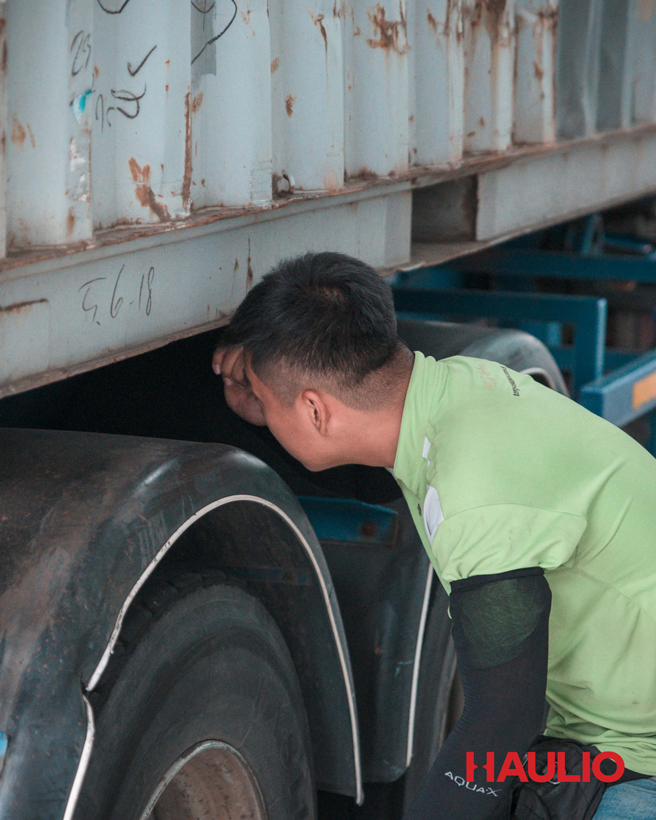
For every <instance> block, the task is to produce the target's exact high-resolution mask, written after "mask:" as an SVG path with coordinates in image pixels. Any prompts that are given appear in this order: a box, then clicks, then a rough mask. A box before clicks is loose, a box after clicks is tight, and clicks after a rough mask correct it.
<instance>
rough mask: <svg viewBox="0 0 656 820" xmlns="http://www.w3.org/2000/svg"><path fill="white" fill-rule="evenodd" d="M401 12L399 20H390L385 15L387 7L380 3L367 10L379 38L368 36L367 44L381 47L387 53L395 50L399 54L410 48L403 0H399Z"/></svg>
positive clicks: (372, 46)
mask: <svg viewBox="0 0 656 820" xmlns="http://www.w3.org/2000/svg"><path fill="white" fill-rule="evenodd" d="M399 13H400V17H399V19H398V20H388V19H387V18H386V16H385V14H386V12H385V9H384V7H383V6H381V4H380V3H377V4H376V5H375V6H374V7H373V8H372V9H370V10H369V11H368V12H367V16H368V17H369V19H370V20H371V23H372V25H373V27H374V32H375V34H376V35H377V38H378V39H375V38H373V37H369V38H367V45H369V46H371V48H381V49H383V51H386V52H387V53H389V52H390V51H394V52H395V53H396V54H399V55H402V54H405V53H406V52H407V50H408V43H407V39H406V20H405V15H404V13H403V3H402V2H399Z"/></svg>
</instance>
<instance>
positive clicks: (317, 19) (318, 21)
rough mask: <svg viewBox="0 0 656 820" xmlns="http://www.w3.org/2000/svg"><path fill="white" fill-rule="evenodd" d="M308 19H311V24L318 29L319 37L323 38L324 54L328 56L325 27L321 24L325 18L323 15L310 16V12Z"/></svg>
mask: <svg viewBox="0 0 656 820" xmlns="http://www.w3.org/2000/svg"><path fill="white" fill-rule="evenodd" d="M310 17H311V18H312V22H313V23H314V25H315V26H316V27H317V28H318V29H319V31H320V32H321V36H322V37H323V45H324V48H325V49H326V54H328V35H327V34H326V27H325V26H324V24H323V21H324V19H325V17H326V15H325V14H312V12H310Z"/></svg>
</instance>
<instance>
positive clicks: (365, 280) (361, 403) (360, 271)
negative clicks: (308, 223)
mask: <svg viewBox="0 0 656 820" xmlns="http://www.w3.org/2000/svg"><path fill="white" fill-rule="evenodd" d="M221 346H222V347H236V346H243V347H244V349H245V350H246V351H247V352H248V354H249V356H250V363H251V366H252V368H253V370H254V371H255V372H256V373H257V375H258V376H259V377H260V378H262V380H263V381H265V383H266V384H267V385H268V386H269V387H270V388H271V389H272V390H273V391H274V392H275V393H276V395H277V396H278V397H279V398H280V399H281V401H283V403H286V404H289V405H291V404H293V403H294V401H295V399H296V397H297V396H298V394H299V392H301V390H303V389H305V388H307V387H314V388H323V389H325V390H327V391H328V392H330V393H332V394H333V395H336V396H337V397H338V398H339V399H340V400H341V401H343V402H344V403H345V404H348V405H350V406H352V407H357V408H359V409H365V410H371V409H375V408H378V407H380V406H382V405H385V404H387V403H389V402H390V401H392V400H393V399H394V398H395V391H394V386H395V384H396V383H397V381H398V375H399V373H400V372H401V371H406V370H407V368H408V366H409V365H410V366H411V360H412V354H411V353H410V351H409V350H408V348H407V347H406V346H405V344H404V343H403V342H402V341H401V340H400V339H399V337H398V335H397V330H396V315H395V312H394V300H393V298H392V291H391V289H390V287H389V285H388V284H387V283H386V282H385V281H384V279H383V278H382V277H381V276H380V274H379V273H377V272H376V271H375V270H374V269H373V268H372V267H370V266H369V265H367V264H365V263H364V262H361V261H360V260H358V259H354V258H353V257H350V256H345V255H344V254H340V253H307V254H305V255H304V256H298V257H295V258H292V259H286V260H284V261H283V262H280V264H278V265H277V266H276V267H275V268H274V269H273V270H271V271H270V272H269V273H267V274H266V275H265V276H264V277H263V279H262V280H261V281H260V282H259V283H258V284H257V285H255V287H254V288H253V289H252V290H251V291H250V292H249V293H248V294H247V296H246V298H245V299H244V301H243V302H242V303H241V304H240V305H239V307H238V308H237V311H236V312H235V314H234V317H233V319H232V321H231V323H230V324H229V325H228V327H227V328H226V329H225V331H224V334H223V337H222V343H221ZM274 371H275V372H274Z"/></svg>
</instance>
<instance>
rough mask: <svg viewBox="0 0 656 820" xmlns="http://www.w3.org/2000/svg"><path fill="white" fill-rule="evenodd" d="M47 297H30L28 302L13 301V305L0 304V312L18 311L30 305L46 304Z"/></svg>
mask: <svg viewBox="0 0 656 820" xmlns="http://www.w3.org/2000/svg"><path fill="white" fill-rule="evenodd" d="M47 302H48V300H47V299H32V301H30V302H14V304H13V305H5V306H3V305H0V313H19V312H20V311H21V310H25V308H29V307H32V305H43V304H47Z"/></svg>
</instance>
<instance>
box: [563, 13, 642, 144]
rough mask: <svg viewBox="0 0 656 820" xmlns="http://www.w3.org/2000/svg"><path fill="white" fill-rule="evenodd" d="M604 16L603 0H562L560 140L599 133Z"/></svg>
mask: <svg viewBox="0 0 656 820" xmlns="http://www.w3.org/2000/svg"><path fill="white" fill-rule="evenodd" d="M625 2H628V0H625ZM602 15H603V0H561V3H560V11H559V20H558V60H557V65H556V95H557V134H558V137H559V138H560V139H574V138H576V137H585V136H589V135H590V134H593V133H594V132H595V130H596V124H597V95H598V91H599V62H600V60H599V52H600V46H601V31H602Z"/></svg>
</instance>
